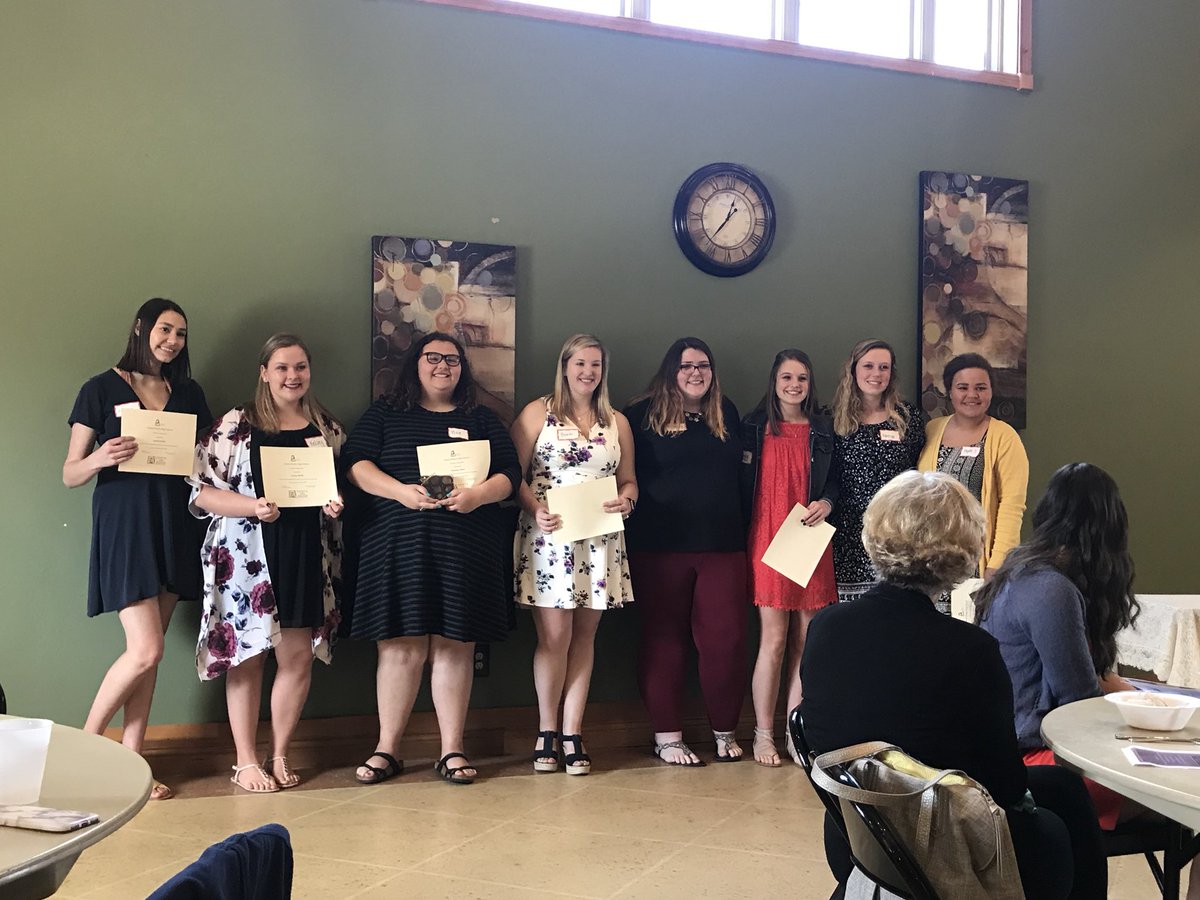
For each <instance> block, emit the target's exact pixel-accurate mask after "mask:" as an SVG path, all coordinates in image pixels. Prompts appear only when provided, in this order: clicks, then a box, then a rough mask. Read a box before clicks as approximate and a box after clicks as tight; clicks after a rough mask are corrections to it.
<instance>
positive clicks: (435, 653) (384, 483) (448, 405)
mask: <svg viewBox="0 0 1200 900" xmlns="http://www.w3.org/2000/svg"><path fill="white" fill-rule="evenodd" d="M459 441H461V442H467V441H480V442H484V446H485V447H486V448H487V451H488V460H489V462H488V467H487V470H486V473H485V474H483V475H482V477H481V478H480V479H479V480H477V481H474V483H470V484H466V483H463V481H462V480H461V479H460V480H455V481H454V482H453V486H451V485H450V484H448V483H447V482H448V476H450V475H451V474H452V473H450V472H438V473H432V472H427V473H426V476H427V477H426V479H425V480H424V482H423V480H422V476H421V472H420V465H419V463H418V448H421V447H424V446H427V445H438V444H441V445H444V444H450V443H454V442H459ZM477 447H479V445H478V444H476V445H473V447H472V448H471V449H475V448H477ZM342 458H343V461H344V464H345V466H346V471H347V473H348V476H349V479H350V481H351V482H352V483H353V484H354V485H356V486H357V487H358V488H360V489H361V490H362V491H363V492H365V493H366V494H367V502H366V509H365V511H364V513H363V517H362V521H361V522H360V523H359V528H360V534H359V535H358V544H359V546H358V548H357V550H358V552H357V565H356V572H355V575H356V578H355V582H356V583H355V590H354V607H353V616H352V618H351V623H350V636H351V637H354V638H359V639H362V640H373V641H376V642H377V646H378V651H379V661H378V669H377V672H376V697H377V701H378V704H379V741H378V743H377V744H376V747H375V752H374V753H372V754H371V755H370V756H369V757H368V758H367V760H366V762H365V763H364V764H363V765H362V766H360V767H359V769H358V771H357V772H356V778H357V779H358V780H359V781H360V782H361V783H363V784H378V783H379V782H381V781H386V780H387V779H389V778H391V777H392V776H394V775H398V774H400V772H402V771H403V769H404V764H403V763H402V762H401V761H400V760H399V759H398V758H397V751H398V750H399V746H400V740H401V738H402V737H403V735H404V730H405V728H406V726H407V725H408V718H409V715H410V714H411V713H412V708H413V702H414V701H415V700H416V696H417V689H418V688H419V687H420V685H421V674H422V672H423V670H424V667H425V664H426V663H428V664H429V667H430V688H431V690H432V694H433V705H434V709H435V710H436V712H437V720H438V729H439V731H440V734H441V759H439V760H438V762H437V764H436V766H435V767H434V768H435V770H436V771H437V774H438V776H439V777H440V778H442V780H444V781H447V782H449V783H451V784H470V783H471V782H473V781H474V780H475V774H476V772H475V768H474V766H472V765H471V762H470V760H469V759H468V758H467V757H466V755H465V754H464V747H463V730H464V728H465V726H466V718H467V706H468V703H469V702H470V698H471V681H472V677H473V671H474V669H473V662H474V653H475V643H476V642H477V641H486V642H492V641H499V640H503V639H504V638H505V636H506V635H507V633H508V629H509V610H510V609H511V607H510V606H509V599H510V597H511V596H512V585H511V582H510V580H509V565H510V558H511V557H510V554H511V552H512V529H511V527H510V525H509V520H508V517H507V516H506V515H505V514H504V512H503V511H502V510H500V509H499V507H498V506H497V505H496V504H497V503H499V502H500V501H501V500H504V499H506V498H508V497H509V496H511V495H512V493H513V492H514V491H515V490H516V489H517V486H518V485H519V483H520V468H519V467H518V465H517V454H516V451H515V450H514V449H513V443H512V440H510V439H509V436H508V432H507V431H506V430H505V428H504V426H503V424H501V422H500V420H499V419H498V418H497V417H496V415H495V413H493V412H492V411H491V410H490V409H488V408H487V407H485V406H481V405H478V404H477V403H476V401H475V382H474V380H473V379H472V377H471V367H470V364H469V363H468V361H467V357H466V355H465V354H464V352H463V347H462V345H461V344H460V343H459V342H458V340H457V339H455V338H453V337H451V336H450V335H448V334H442V333H440V332H434V333H432V334H428V335H425V336H424V337H422V338H421V339H420V340H418V341H417V342H416V343H415V344H414V345H413V347H412V349H411V350H410V351H409V353H408V355H407V356H406V357H405V361H404V363H403V367H402V369H401V372H400V377H399V379H398V381H397V385H396V388H395V390H394V391H393V392H392V393H391V394H389V395H387V396H385V397H383V398H382V399H380V400H377V401H376V402H375V403H374V404H372V405H371V406H370V408H368V409H367V411H366V412H365V413H363V416H362V418H361V419H359V420H358V423H357V424H356V425H355V426H354V429H353V430H352V431H351V432H350V436H349V438H348V439H347V441H346V446H345V448H344V449H343V451H342ZM429 476H433V477H429ZM451 487H452V489H450V488H451Z"/></svg>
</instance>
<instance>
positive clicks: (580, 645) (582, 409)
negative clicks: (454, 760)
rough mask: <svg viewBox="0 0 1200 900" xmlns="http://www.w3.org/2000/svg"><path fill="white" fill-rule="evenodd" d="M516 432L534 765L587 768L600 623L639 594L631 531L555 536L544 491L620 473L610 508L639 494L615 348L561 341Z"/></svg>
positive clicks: (519, 587)
mask: <svg viewBox="0 0 1200 900" xmlns="http://www.w3.org/2000/svg"><path fill="white" fill-rule="evenodd" d="M512 436H513V443H514V444H515V445H516V448H517V455H518V457H519V458H520V462H521V468H522V471H523V472H526V473H528V478H527V480H524V481H522V483H521V488H520V501H521V518H520V525H519V526H518V530H517V537H516V541H515V563H516V565H515V582H516V600H517V603H518V604H519V605H521V606H525V607H528V608H530V609H531V610H532V612H533V621H534V625H535V626H536V628H537V634H538V645H537V650H536V651H534V656H533V680H534V685H535V686H536V688H537V695H538V715H539V719H540V724H539V725H538V728H539V731H538V744H537V747H536V748H535V749H534V752H533V768H534V770H535V771H538V772H554V771H557V770H558V764H559V758H560V756H563V754H565V756H564V757H563V758H564V762H565V763H566V771H567V774H568V775H586V774H588V772H590V771H591V757H590V756H588V754H587V753H585V752H584V749H583V738H582V737H581V736H580V734H581V732H582V730H583V712H584V707H585V706H586V705H587V697H588V688H589V686H590V685H591V680H592V661H593V652H594V642H595V637H596V628H597V626H599V624H600V615H601V613H602V612H603V611H604V610H606V609H613V608H615V607H619V606H623V605H624V604H626V603H630V602H632V601H633V593H632V590H631V587H630V580H629V566H628V563H627V562H626V558H625V535H624V533H622V532H619V531H618V532H615V533H613V534H605V535H601V536H599V537H593V538H589V539H586V540H581V541H575V542H574V543H564V542H562V541H556V540H555V539H554V532H555V531H556V530H558V529H559V528H560V527H561V525H562V517H561V516H557V515H553V514H551V513H550V510H549V509H548V508H547V505H546V492H547V491H548V490H550V489H552V488H556V487H561V486H564V485H573V484H581V483H583V482H586V481H591V480H593V479H597V478H605V477H607V476H609V475H614V476H616V481H617V496H616V498H615V499H613V500H609V501H606V502H605V503H604V510H605V511H606V512H610V513H620V514H621V515H622V516H628V515H629V514H630V513H631V512H633V507H634V504H635V503H636V502H637V496H638V489H637V482H636V480H635V479H634V474H633V433H632V432H631V431H630V429H629V422H628V421H627V420H626V419H625V417H624V416H623V415H622V414H621V413H619V412H617V411H616V410H614V409H613V408H612V405H611V403H610V402H609V399H608V353H607V351H605V349H604V346H603V345H602V344H601V343H600V341H599V339H597V338H595V337H593V336H592V335H590V334H577V335H574V336H573V337H571V338H569V339H568V340H567V342H566V343H565V344H563V347H562V352H561V353H559V356H558V366H557V368H556V370H555V375H554V393H552V394H548V395H547V396H545V397H542V398H540V399H538V400H534V401H533V402H532V403H530V404H529V405H528V406H526V407H525V409H524V410H522V412H521V415H520V416H519V417H518V418H517V420H516V422H514V423H513V428H512ZM560 706H561V708H562V719H561V723H562V731H561V733H560V731H559V722H560V719H559V708H560ZM560 741H561V749H560V746H559V742H560Z"/></svg>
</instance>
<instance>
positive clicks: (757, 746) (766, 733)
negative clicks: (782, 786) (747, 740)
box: [752, 727, 783, 769]
mask: <svg viewBox="0 0 1200 900" xmlns="http://www.w3.org/2000/svg"><path fill="white" fill-rule="evenodd" d="M752 749H753V750H754V761H755V762H756V763H758V764H759V765H760V766H766V767H767V768H768V769H778V768H779V767H780V766H782V765H783V763H782V762H780V761H779V749H778V748H777V747H776V746H775V734H774V732H773V731H772V730H771V729H770V728H758V727H755V729H754V744H753V745H752ZM765 756H774V757H775V762H763V757H765Z"/></svg>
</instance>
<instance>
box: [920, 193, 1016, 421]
mask: <svg viewBox="0 0 1200 900" xmlns="http://www.w3.org/2000/svg"><path fill="white" fill-rule="evenodd" d="M920 200H921V225H920V254H919V256H918V259H919V260H920V268H919V271H918V282H919V283H918V291H919V298H920V300H919V302H920V309H921V313H920V317H921V318H920V347H921V382H920V396H921V405H922V408H923V409H924V410H925V413H926V415H928V416H930V417H933V416H941V415H946V414H948V413H949V412H950V411H951V410H950V401H949V399H948V398H947V397H946V392H945V390H944V388H943V386H942V370H943V368H944V367H945V365H946V363H947V362H949V361H950V360H951V359H952V358H953V357H955V356H957V355H958V354H960V353H978V354H980V355H981V356H983V357H984V358H985V359H987V361H988V362H989V363H991V364H992V366H993V368H994V369H995V375H996V377H995V383H994V384H993V385H992V395H993V396H992V406H991V410H990V411H991V413H992V415H994V416H996V417H997V418H999V419H1001V420H1003V421H1005V422H1008V423H1009V424H1010V425H1012V426H1013V427H1014V428H1024V427H1025V365H1026V356H1025V335H1026V325H1027V322H1028V311H1029V302H1028V290H1029V285H1028V273H1029V182H1028V181H1019V180H1017V179H1012V178H994V177H991V176H988V175H964V174H961V173H956V172H922V173H921V194H920Z"/></svg>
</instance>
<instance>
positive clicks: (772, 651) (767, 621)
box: [750, 606, 789, 767]
mask: <svg viewBox="0 0 1200 900" xmlns="http://www.w3.org/2000/svg"><path fill="white" fill-rule="evenodd" d="M758 617H759V622H760V623H761V632H760V635H759V639H758V657H757V658H756V659H755V661H754V676H753V678H752V679H751V682H750V685H751V688H750V692H751V696H752V697H753V699H754V728H755V739H754V745H755V746H754V759H755V761H756V762H758V763H760V764H761V765H764V766H772V767H774V766H778V765H779V753H778V751H777V750H776V749H775V742H774V734H775V708H776V707H777V706H778V705H779V667H780V666H781V665H782V664H783V653H784V648H785V646H786V645H787V637H788V619H789V614H788V612H787V610H783V609H770V608H768V607H765V606H760V607H759V609H758ZM767 736H769V740H768V739H767Z"/></svg>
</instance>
